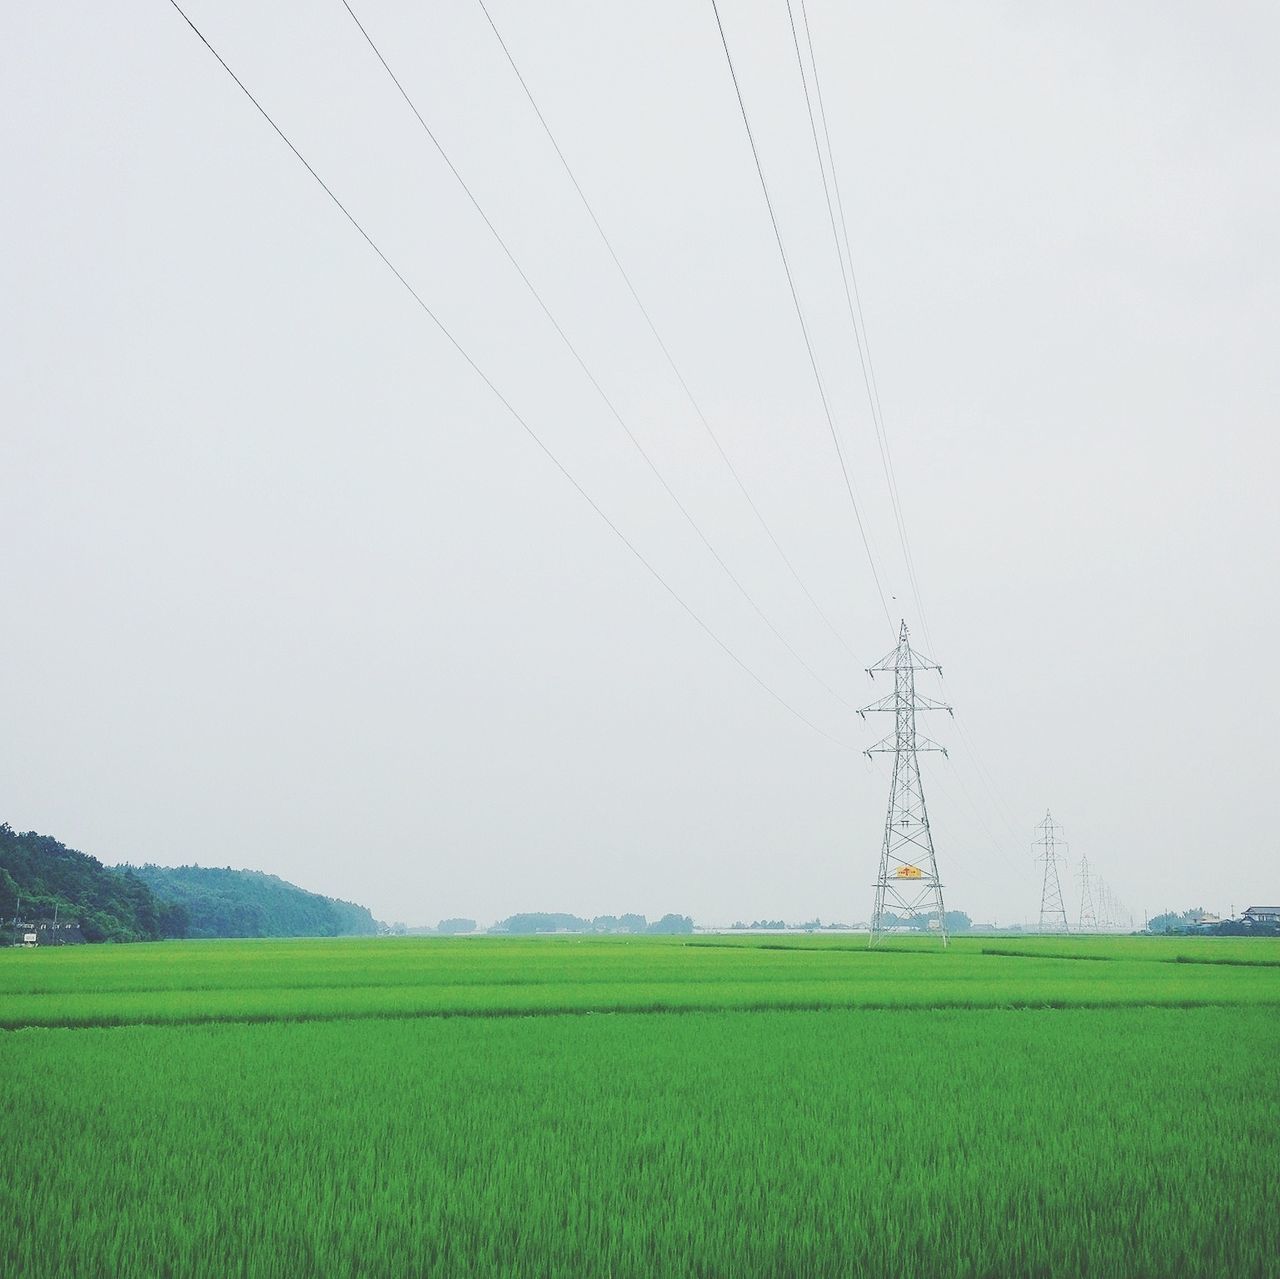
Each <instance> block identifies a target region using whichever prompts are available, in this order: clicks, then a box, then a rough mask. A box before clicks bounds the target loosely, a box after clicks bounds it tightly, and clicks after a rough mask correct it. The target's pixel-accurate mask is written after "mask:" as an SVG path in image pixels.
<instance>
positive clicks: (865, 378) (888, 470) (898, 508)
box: [786, 0, 933, 649]
mask: <svg viewBox="0 0 1280 1279" xmlns="http://www.w3.org/2000/svg"><path fill="white" fill-rule="evenodd" d="M786 3H787V19H788V21H789V23H790V25H791V43H792V45H793V47H794V48H795V53H796V66H797V67H798V68H799V71H800V87H801V88H802V89H803V90H804V105H805V111H806V113H807V114H808V116H809V132H810V134H811V136H812V138H813V150H814V154H815V155H816V156H817V160H818V173H819V175H820V176H821V178H822V195H823V198H824V200H825V201H826V205H827V218H828V221H829V222H830V224H831V238H832V243H833V244H834V245H835V250H836V261H837V262H838V263H839V264H840V279H841V282H842V283H843V285H844V298H845V305H846V307H847V309H848V312H849V323H850V326H851V327H852V329H853V339H854V343H855V344H856V346H857V350H858V364H859V367H860V368H861V370H862V383H863V386H864V388H865V389H866V392H867V404H868V406H869V407H870V410H871V423H872V426H873V427H874V429H875V435H876V444H877V446H878V448H879V451H880V465H881V468H882V469H883V471H884V479H885V485H886V487H887V489H888V491H889V503H890V506H891V508H892V510H893V518H894V524H895V525H896V528H897V533H898V542H899V544H900V545H901V547H902V561H903V567H904V568H905V569H906V571H907V579H908V581H909V582H910V584H911V593H912V596H913V597H914V599H915V604H916V612H917V613H918V614H919V615H920V625H921V628H922V630H923V631H924V636H925V642H926V643H927V644H928V645H929V647H930V649H932V648H933V636H932V635H930V634H929V626H928V623H927V621H926V619H925V612H924V601H923V600H922V598H921V594H920V586H919V583H918V582H917V580H916V571H915V563H914V560H913V559H912V555H911V546H910V543H909V541H908V539H907V528H906V521H905V519H904V517H903V513H902V504H901V500H900V498H899V494H898V481H897V477H896V475H895V474H894V470H893V455H892V454H891V453H890V451H889V437H888V432H887V431H886V430H885V427H884V418H883V413H882V412H881V409H880V390H879V387H878V386H877V385H876V381H875V369H874V366H873V365H872V363H871V342H870V338H869V337H868V336H867V332H866V321H865V320H864V319H863V318H862V299H861V297H860V296H859V295H858V280H857V275H856V273H855V272H854V269H853V254H852V252H851V251H850V248H849V232H848V227H847V225H846V224H845V217H844V204H843V202H842V201H841V200H840V193H839V184H838V180H837V176H836V161H835V153H834V152H833V151H832V149H831V133H830V130H829V129H828V127H827V110H826V106H825V104H824V103H823V100H822V84H821V81H820V80H819V78H818V62H817V58H816V57H815V56H814V51H813V34H812V32H811V30H810V28H809V15H808V10H807V9H806V8H805V6H804V0H801V16H802V18H803V21H804V30H805V42H806V44H807V45H808V49H809V61H810V62H811V63H812V66H813V87H814V96H816V97H817V99H818V114H819V116H820V117H821V119H822V133H823V136H824V137H825V139H826V149H827V156H826V164H824V162H823V153H822V143H821V142H820V141H819V139H818V124H817V120H816V119H815V118H814V113H813V99H812V98H811V97H810V94H809V78H808V76H807V75H806V73H805V65H804V55H803V54H802V53H801V52H800V36H799V33H798V32H797V31H796V19H795V11H794V9H793V7H792V3H791V0H786ZM827 164H829V165H830V167H831V182H830V183H828V182H827ZM832 187H834V188H835V190H836V203H837V204H838V205H839V206H840V226H841V227H843V228H844V248H843V251H842V250H841V243H840V232H839V231H838V230H837V229H836V212H835V208H834V207H833V205H832V201H831V191H832ZM846 255H847V256H848V267H847V269H846V266H845V257H846ZM864 347H865V350H864Z"/></svg>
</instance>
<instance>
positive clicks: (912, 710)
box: [858, 622, 951, 946]
mask: <svg viewBox="0 0 1280 1279" xmlns="http://www.w3.org/2000/svg"><path fill="white" fill-rule="evenodd" d="M907 636H908V632H907V624H906V622H903V623H902V629H901V630H900V631H899V632H898V643H897V647H896V648H894V650H893V651H892V652H891V653H889V654H887V655H886V656H884V657H882V658H881V659H880V660H879V661H878V662H877V663H876V664H875V665H874V666H868V667H867V674H868V675H870V676H871V678H872V679H875V677H876V673H877V672H878V671H892V672H893V692H892V693H889V694H888V695H887V696H885V697H882V698H881V699H880V700H879V701H878V702H872V703H871V705H870V706H864V707H863V708H862V709H861V710H860V711H859V712H858V714H859V715H861V716H863V718H865V717H866V716H867V715H868V714H869V713H870V712H872V711H885V712H888V713H890V714H892V715H893V716H894V730H893V732H892V733H890V734H889V736H888V737H886V738H885V739H884V740H883V741H882V742H878V743H876V745H875V746H872V747H870V748H869V749H868V750H867V752H866V753H867V755H868V756H870V755H876V754H885V755H888V754H892V755H893V782H892V784H891V786H890V788H889V811H888V813H887V814H886V815H885V822H884V843H883V845H882V846H881V849H880V874H879V876H878V877H877V878H876V883H875V889H876V904H875V909H874V910H873V911H872V913H871V937H870V939H869V940H868V943H867V944H868V945H869V946H874V945H875V944H876V943H877V942H879V941H881V940H882V939H883V938H884V935H885V932H886V930H887V929H888V928H890V927H892V926H893V924H894V922H895V920H894V919H890V918H889V916H895V917H896V920H898V921H902V922H909V921H910V920H913V919H921V918H923V919H927V920H928V926H929V928H930V930H931V931H933V932H935V933H937V935H938V936H939V937H940V938H941V940H942V944H943V945H944V946H945V945H946V944H947V917H946V912H945V910H944V907H943V904H942V881H941V880H940V879H939V878H938V861H937V858H936V857H935V856H934V852H933V835H932V833H931V832H930V830H929V814H928V811H927V810H926V808H925V803H924V787H923V786H922V785H921V782H920V764H919V761H918V760H917V759H916V754H917V753H918V752H919V751H942V753H943V754H944V755H945V754H946V753H947V752H946V750H945V748H944V747H941V746H939V745H938V744H937V743H936V742H931V741H930V740H929V739H928V738H927V737H921V736H919V735H918V734H917V733H916V711H947V712H948V713H949V712H950V711H951V707H950V706H947V705H945V704H944V703H942V702H935V701H934V700H933V699H932V698H929V697H925V696H923V695H922V694H920V693H917V692H916V671H941V670H942V667H941V666H939V665H938V664H937V662H931V661H929V659H928V658H927V657H922V656H921V655H920V654H919V653H917V652H916V651H915V649H913V648H912V647H911V643H910V641H909V639H908V637H907Z"/></svg>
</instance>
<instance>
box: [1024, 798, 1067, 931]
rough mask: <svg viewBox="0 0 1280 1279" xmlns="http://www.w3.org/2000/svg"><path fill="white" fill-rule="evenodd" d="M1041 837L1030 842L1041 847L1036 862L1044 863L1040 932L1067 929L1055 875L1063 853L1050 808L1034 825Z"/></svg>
mask: <svg viewBox="0 0 1280 1279" xmlns="http://www.w3.org/2000/svg"><path fill="white" fill-rule="evenodd" d="M1036 830H1038V831H1039V832H1040V838H1039V839H1037V840H1036V841H1035V842H1034V844H1033V845H1032V847H1033V848H1038V849H1040V852H1039V853H1037V854H1036V861H1039V862H1044V888H1043V889H1042V890H1041V893H1040V931H1041V932H1042V933H1065V932H1070V929H1069V928H1068V927H1067V908H1066V907H1065V906H1064V905H1063V904H1062V880H1061V879H1060V878H1059V877H1058V861H1059V858H1061V857H1062V855H1063V854H1062V853H1059V852H1058V847H1059V845H1061V846H1062V847H1063V849H1065V848H1066V844H1065V843H1064V841H1063V840H1062V827H1061V826H1055V825H1054V822H1053V818H1052V817H1050V816H1049V810H1048V809H1047V808H1046V809H1045V810H1044V821H1042V822H1041V823H1040V825H1039V826H1037V827H1036Z"/></svg>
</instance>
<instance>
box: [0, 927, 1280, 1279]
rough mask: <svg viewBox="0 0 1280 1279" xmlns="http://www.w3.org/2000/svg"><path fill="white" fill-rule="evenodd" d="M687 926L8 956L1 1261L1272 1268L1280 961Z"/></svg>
mask: <svg viewBox="0 0 1280 1279" xmlns="http://www.w3.org/2000/svg"><path fill="white" fill-rule="evenodd" d="M708 940H709V939H706V940H704V939H701V938H692V939H687V942H686V941H682V940H648V939H646V940H636V941H625V940H603V941H595V940H592V941H578V940H574V939H555V940H545V941H515V940H475V941H471V940H457V941H430V940H417V939H412V940H405V941H375V942H364V941H350V942H342V941H324V942H288V943H276V942H253V943H182V944H172V945H151V946H136V947H117V948H92V949H90V948H75V949H72V948H68V949H66V950H61V951H43V952H41V951H34V952H33V951H27V952H0V1021H2V1022H3V1024H4V1025H7V1026H11V1027H21V1029H14V1030H12V1031H10V1032H9V1033H5V1034H0V1113H3V1114H4V1115H5V1117H6V1132H7V1136H8V1138H9V1140H8V1141H7V1142H6V1147H7V1153H6V1159H5V1163H4V1167H3V1171H0V1222H2V1223H4V1229H3V1232H0V1242H3V1244H4V1247H3V1249H0V1257H2V1258H3V1260H0V1273H3V1274H6V1275H8V1274H12V1275H33V1276H38V1275H55V1274H56V1275H69V1276H79V1275H84V1276H88V1275H112V1276H121V1277H122V1279H124V1277H130V1276H139V1277H141V1276H152V1275H161V1274H164V1275H172V1276H179V1275H217V1276H224V1275H243V1276H254V1277H256V1276H295V1275H310V1274H316V1275H324V1276H329V1275H334V1276H337V1275H342V1276H348V1275H350V1276H357V1275H359V1276H384V1275H385V1276H393V1275H395V1276H398V1275H417V1274H432V1275H437V1274H438V1275H448V1276H465V1275H472V1274H476V1275H495V1276H497V1275H503V1276H505V1275H529V1276H543V1275H547V1276H552V1275H564V1276H578V1275H610V1274H612V1275H618V1276H622V1275H635V1276H642V1275H664V1276H665V1275H707V1276H710V1275H725V1276H730V1275H732V1276H752V1275H779V1276H783V1275H786V1276H791V1275H841V1276H845V1275H850V1276H852V1275H912V1276H933V1275H938V1276H942V1275H947V1276H950V1275H972V1276H995V1275H1037V1276H1058V1275H1061V1276H1077V1275H1085V1274H1087V1275H1090V1276H1111V1275H1116V1276H1120V1275H1125V1276H1128V1275H1132V1276H1181V1275H1191V1274H1195V1275H1215V1274H1220V1275H1231V1276H1251V1275H1257V1276H1263V1275H1274V1274H1277V1273H1280V1271H1278V1269H1277V1262H1276V1259H1277V1258H1278V1257H1280V1224H1278V1221H1277V1215H1276V1213H1275V1210H1274V1186H1275V1170H1276V1168H1277V1167H1280V1052H1278V1051H1277V1050H1280V1015H1278V1009H1277V1005H1280V973H1277V972H1276V970H1275V969H1274V968H1273V967H1269V966H1268V965H1269V964H1271V963H1274V962H1275V961H1277V960H1280V944H1278V943H1271V942H1251V941H1238V940H1231V941H1229V942H1224V943H1223V944H1221V945H1212V944H1206V943H1207V942H1208V939H1206V941H1205V942H1202V941H1200V939H1194V940H1192V941H1188V940H1187V939H1169V940H1168V942H1166V941H1165V940H1163V939H1154V940H1147V939H1089V940H1080V941H1076V940H1072V941H1070V942H1069V943H1068V944H1067V945H1065V946H1064V944H1063V939H1050V938H1041V939H1025V940H1023V941H1020V942H1019V943H1018V944H1017V946H1016V947H1013V948H1015V949H1018V950H1020V951H1026V952H1028V953H1027V954H1018V955H990V954H984V953H983V946H984V945H988V946H989V945H991V944H992V942H991V939H986V940H985V941H983V940H982V939H962V941H961V942H960V943H959V944H958V945H957V946H956V947H954V948H953V949H952V950H951V951H949V952H948V953H946V954H939V953H937V952H926V951H916V950H912V949H909V948H908V949H905V950H903V949H895V950H891V951H886V952H871V953H868V952H867V951H866V950H865V949H864V948H863V946H861V945H859V943H858V941H857V940H856V939H848V940H847V942H846V939H841V938H835V939H833V938H830V937H818V936H815V937H813V938H808V937H796V938H781V939H773V938H770V939H765V944H764V945H762V944H761V941H762V939H760V938H754V939H750V938H748V939H741V938H732V939H727V940H728V943H729V944H727V945H724V944H721V945H711V944H707V941H708ZM715 940H716V941H720V940H721V939H715ZM779 945H785V947H786V949H776V948H772V947H776V946H779ZM1084 954H1094V955H1097V956H1100V957H1102V958H1103V960H1104V962H1096V963H1079V962H1074V961H1075V959H1076V958H1078V957H1080V956H1082V955H1084ZM1059 955H1061V956H1063V957H1057V956H1059ZM1184 957H1190V958H1192V959H1194V960H1197V962H1193V963H1187V962H1177V961H1178V960H1179V959H1181V958H1184ZM1205 958H1207V959H1211V960H1213V961H1215V962H1211V963H1201V962H1198V961H1199V960H1201V959H1205ZM1220 961H1230V962H1220ZM1259 965H1261V966H1259ZM620 1009H633V1010H644V1011H630V1012H616V1011H614V1010H620ZM654 1009H660V1010H664V1011H657V1012H655V1011H652V1010H654ZM812 1009H820V1011H806V1010H812ZM665 1010H670V1011H665ZM605 1011H614V1015H598V1014H600V1013H601V1012H605ZM566 1012H571V1013H573V1014H576V1015H572V1016H567V1015H563V1013H566ZM674 1013H679V1014H680V1015H673V1014H674ZM496 1014H509V1015H505V1016H499V1015H496ZM592 1014H596V1015H592ZM112 1022H121V1023H132V1024H122V1025H119V1026H112V1025H110V1023H112Z"/></svg>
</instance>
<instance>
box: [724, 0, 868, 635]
mask: <svg viewBox="0 0 1280 1279" xmlns="http://www.w3.org/2000/svg"><path fill="white" fill-rule="evenodd" d="M711 10H712V12H713V13H714V14H715V18H716V27H717V28H718V30H719V32H720V43H721V45H723V46H724V56H725V61H726V62H727V63H728V64H729V75H730V77H731V78H732V80H733V91H734V93H735V94H736V95H737V98H738V110H739V111H740V112H741V113H742V123H743V125H744V126H745V128H746V131H747V141H748V142H749V143H750V144H751V156H752V159H753V160H754V161H755V166H756V174H757V176H758V177H759V179H760V189H761V190H762V191H763V192H764V202H765V205H766V206H767V208H768V210H769V221H770V222H771V223H772V224H773V237H774V239H775V240H776V241H777V243H778V253H779V255H780V256H781V258H782V269H783V270H784V271H785V272H786V276H787V285H788V287H789V288H790V290H791V301H792V303H793V304H794V305H795V310H796V318H797V319H798V320H799V321H800V332H801V334H802V335H803V337H804V345H805V350H806V351H807V352H808V353H809V365H810V367H811V368H812V369H813V379H814V381H815V382H816V383H817V387H818V396H819V398H820V399H821V400H822V411H823V413H824V415H825V416H826V419H827V427H828V429H829V430H830V432H831V441H832V443H833V444H834V445H835V447H836V456H837V457H838V458H839V459H840V473H841V474H842V475H843V476H844V484H845V489H846V490H847V491H848V494H849V501H850V503H851V504H852V506H853V514H854V518H855V519H856V521H857V524H858V534H859V536H860V537H861V539H862V549H863V550H864V551H865V552H866V555H867V563H868V564H869V565H870V566H871V576H872V579H873V580H874V581H875V585H876V594H877V595H879V597H880V606H881V607H882V608H883V609H884V615H885V620H886V621H887V622H888V623H889V625H890V626H892V625H893V615H892V614H891V613H890V611H889V604H888V602H887V601H886V599H885V596H884V588H883V587H882V586H881V585H880V573H879V570H878V569H877V568H876V562H875V556H874V555H873V554H872V552H871V543H870V541H869V540H868V538H867V530H866V526H865V525H864V524H863V520H862V511H861V509H860V508H859V506H858V498H857V495H856V494H855V492H854V487H853V479H852V478H851V476H850V475H849V467H848V465H847V464H846V462H845V457H844V449H843V448H841V446H840V437H839V435H838V434H837V432H836V424H835V419H834V418H833V417H832V415H831V405H830V403H829V402H828V400H827V391H826V387H825V386H823V384H822V374H821V373H820V372H819V371H818V359H817V356H816V355H815V354H814V350H813V342H812V341H811V340H810V337H809V326H808V325H807V324H806V323H805V318H804V310H803V308H802V307H801V305H800V295H799V294H798V293H797V292H796V282H795V278H794V277H793V276H792V274H791V263H790V262H789V261H788V259H787V250H786V246H785V245H784V244H783V241H782V231H781V229H780V228H779V226H778V218H777V215H776V214H775V212H774V208H773V198H772V197H771V196H770V194H769V184H768V182H767V181H766V180H765V176H764V166H763V165H762V163H761V161H760V152H759V150H758V149H757V147H756V139H755V134H754V133H753V132H752V129H751V120H750V117H749V116H748V115H747V104H746V102H745V101H744V100H743V97H742V86H741V85H740V84H739V83H738V72H737V70H736V68H735V67H734V65H733V54H732V53H730V52H729V41H728V38H727V37H726V36H725V32H724V23H723V22H721V20H720V8H719V6H718V5H717V3H716V0H711Z"/></svg>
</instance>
